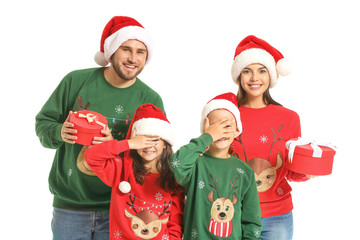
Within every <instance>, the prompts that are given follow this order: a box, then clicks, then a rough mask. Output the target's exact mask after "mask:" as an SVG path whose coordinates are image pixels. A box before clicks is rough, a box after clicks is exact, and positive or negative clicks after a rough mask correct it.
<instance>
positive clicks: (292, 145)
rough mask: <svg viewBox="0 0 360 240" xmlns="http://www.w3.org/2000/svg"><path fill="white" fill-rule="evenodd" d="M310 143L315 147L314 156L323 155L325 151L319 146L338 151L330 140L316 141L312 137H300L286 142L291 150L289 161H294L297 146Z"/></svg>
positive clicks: (319, 156)
mask: <svg viewBox="0 0 360 240" xmlns="http://www.w3.org/2000/svg"><path fill="white" fill-rule="evenodd" d="M309 143H310V147H311V148H312V149H314V152H313V154H312V157H314V158H321V157H322V152H323V151H322V149H321V148H320V147H319V146H323V147H329V148H331V149H333V150H334V151H336V147H335V146H334V145H332V144H331V143H328V142H318V141H314V140H310V139H306V138H298V139H297V140H289V141H287V142H286V148H287V149H288V150H289V155H288V159H289V162H290V163H291V162H292V159H293V156H294V152H295V147H296V146H299V145H307V144H309Z"/></svg>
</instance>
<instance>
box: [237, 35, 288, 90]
mask: <svg viewBox="0 0 360 240" xmlns="http://www.w3.org/2000/svg"><path fill="white" fill-rule="evenodd" d="M254 63H258V64H262V65H264V66H265V67H266V68H267V69H268V71H269V74H270V87H274V86H275V85H276V83H277V81H278V77H279V75H280V76H287V75H289V74H290V73H291V71H292V64H291V61H289V60H288V59H286V58H284V56H283V55H282V54H281V52H279V51H278V50H277V49H276V48H274V47H273V46H271V45H270V44H269V43H267V42H266V41H264V40H262V39H260V38H257V37H255V36H253V35H250V36H247V37H246V38H244V39H243V40H242V41H241V42H240V43H239V44H238V46H237V47H236V50H235V55H234V61H233V64H232V67H231V76H232V79H233V81H234V82H235V83H237V81H238V78H239V76H240V74H241V72H242V70H243V69H244V68H245V67H247V66H248V65H250V64H254Z"/></svg>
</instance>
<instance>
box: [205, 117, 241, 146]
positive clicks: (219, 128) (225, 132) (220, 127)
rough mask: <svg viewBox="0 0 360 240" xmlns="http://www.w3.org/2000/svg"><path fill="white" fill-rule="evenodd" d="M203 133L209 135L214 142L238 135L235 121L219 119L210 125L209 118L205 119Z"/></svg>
mask: <svg viewBox="0 0 360 240" xmlns="http://www.w3.org/2000/svg"><path fill="white" fill-rule="evenodd" d="M204 132H206V133H208V134H210V135H211V137H212V138H213V141H214V142H215V141H217V140H219V139H220V138H233V137H235V136H236V134H237V133H238V132H237V130H236V124H235V120H230V119H229V118H224V119H220V120H218V121H216V122H214V123H212V124H210V122H209V118H205V126H204Z"/></svg>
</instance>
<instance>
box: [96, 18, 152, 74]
mask: <svg viewBox="0 0 360 240" xmlns="http://www.w3.org/2000/svg"><path fill="white" fill-rule="evenodd" d="M131 39H134V40H138V41H140V42H142V43H144V44H145V46H146V48H147V59H146V63H148V62H149V61H150V59H151V57H152V53H153V50H152V47H153V46H152V40H151V37H150V34H149V32H148V31H147V30H145V28H144V27H143V26H142V25H141V24H140V23H139V22H138V21H136V20H135V19H133V18H131V17H123V16H116V17H113V18H112V19H110V21H109V22H108V23H107V24H106V26H105V28H104V31H103V33H102V36H101V42H100V51H99V52H97V53H96V54H95V58H94V59H95V62H96V63H97V64H99V65H100V66H103V67H105V66H106V65H108V63H109V62H110V58H111V56H112V55H113V54H114V53H115V52H116V50H118V49H119V47H120V46H121V44H123V43H124V42H126V41H127V40H131Z"/></svg>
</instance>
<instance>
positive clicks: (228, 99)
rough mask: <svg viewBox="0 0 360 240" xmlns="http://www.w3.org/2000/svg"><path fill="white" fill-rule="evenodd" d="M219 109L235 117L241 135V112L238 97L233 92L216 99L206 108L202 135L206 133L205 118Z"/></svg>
mask: <svg viewBox="0 0 360 240" xmlns="http://www.w3.org/2000/svg"><path fill="white" fill-rule="evenodd" d="M217 109H225V110H228V111H229V112H230V113H231V114H232V115H233V116H234V118H235V120H236V125H237V128H238V130H239V134H240V133H241V132H242V125H241V120H240V111H239V108H238V103H237V98H236V95H235V94H233V93H231V92H229V93H224V94H220V95H218V96H216V97H214V98H213V99H211V100H210V101H209V102H208V103H207V104H206V105H205V106H204V108H203V110H202V113H201V120H200V131H201V132H202V133H203V132H204V125H205V118H206V117H207V116H208V115H209V113H211V112H212V111H215V110H217Z"/></svg>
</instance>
